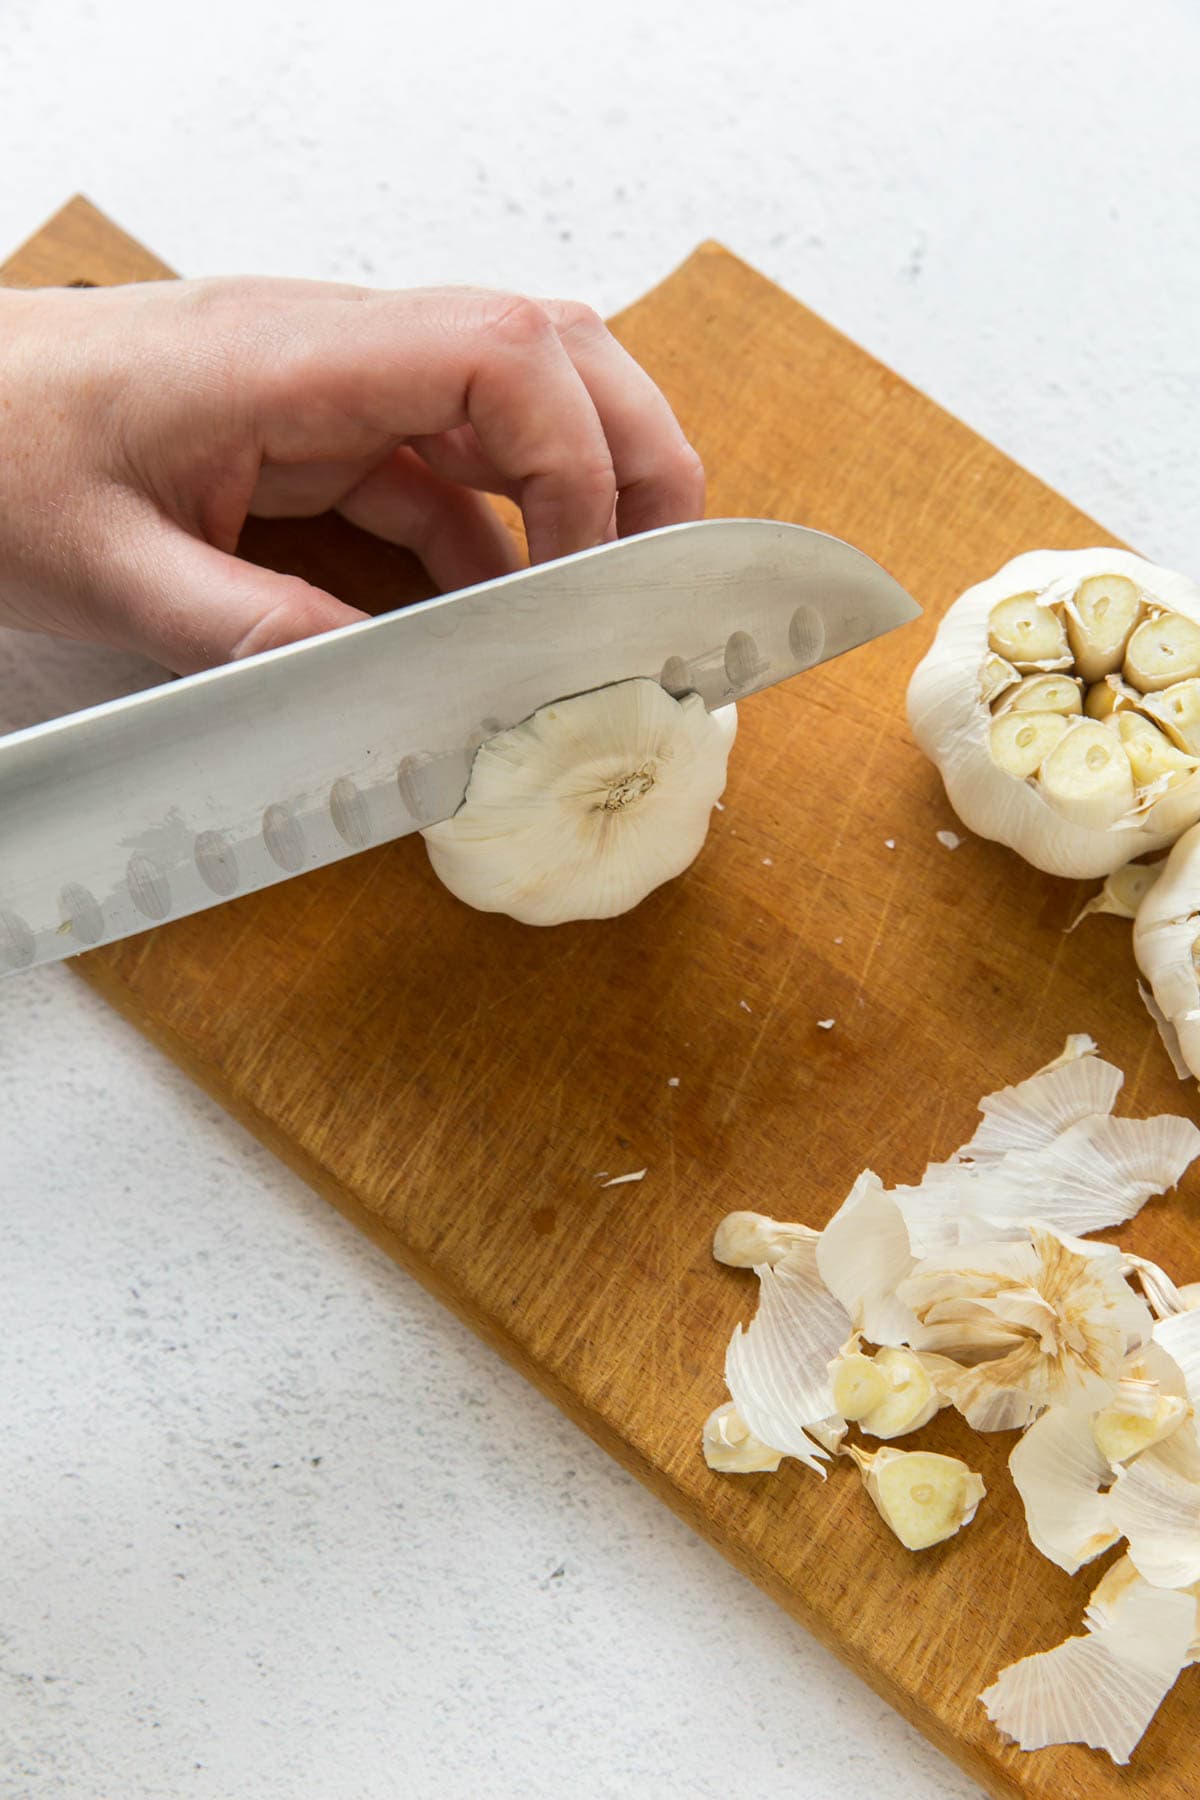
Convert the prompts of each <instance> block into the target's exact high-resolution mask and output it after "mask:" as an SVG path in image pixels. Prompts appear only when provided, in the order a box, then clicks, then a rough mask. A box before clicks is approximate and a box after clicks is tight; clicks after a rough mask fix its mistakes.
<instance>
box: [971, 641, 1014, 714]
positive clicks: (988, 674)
mask: <svg viewBox="0 0 1200 1800" xmlns="http://www.w3.org/2000/svg"><path fill="white" fill-rule="evenodd" d="M1020 679H1021V677H1020V675H1019V674H1018V672H1017V670H1016V669H1014V668H1013V666H1012V664H1011V663H1010V662H1008V661H1006V659H1005V658H1004V657H1003V656H997V655H996V653H995V651H993V652H992V653H991V655H990V656H988V657H987V658H986V659H985V661H984V664H983V667H982V668H981V669H980V671H979V697H980V699H981V700H982V701H983V703H984V705H985V706H991V705H992V703H993V701H996V700H998V699H999V698H1000V696H1001V694H1003V693H1006V692H1007V690H1008V689H1009V688H1011V687H1015V686H1016V684H1017V682H1018V681H1020Z"/></svg>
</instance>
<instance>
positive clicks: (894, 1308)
mask: <svg viewBox="0 0 1200 1800" xmlns="http://www.w3.org/2000/svg"><path fill="white" fill-rule="evenodd" d="M915 1260H916V1259H915V1258H914V1256H913V1253H912V1249H911V1247H910V1245H909V1241H908V1232H907V1230H906V1228H905V1224H904V1217H903V1214H902V1213H901V1211H900V1208H899V1207H898V1206H897V1204H896V1202H895V1200H893V1199H892V1197H891V1195H890V1194H886V1193H885V1192H884V1190H883V1186H882V1183H881V1182H880V1180H879V1178H878V1176H877V1175H874V1174H873V1173H872V1172H871V1170H870V1169H864V1171H863V1173H862V1174H861V1175H860V1176H859V1178H858V1180H857V1181H856V1182H855V1184H854V1186H853V1187H852V1188H851V1190H850V1193H849V1194H848V1195H847V1197H846V1199H845V1200H844V1201H843V1202H842V1204H841V1206H840V1207H839V1208H838V1210H837V1212H836V1213H835V1214H834V1215H833V1217H832V1219H830V1221H829V1223H828V1225H827V1226H826V1227H825V1229H824V1231H823V1232H822V1233H821V1236H820V1239H819V1240H818V1243H817V1269H818V1271H819V1273H820V1276H821V1280H822V1281H823V1282H824V1283H825V1286H826V1287H827V1288H828V1289H829V1291H830V1293H831V1294H834V1295H836V1297H837V1298H838V1299H839V1300H840V1301H841V1303H842V1305H843V1306H844V1307H845V1309H846V1311H847V1312H848V1313H849V1315H850V1317H851V1319H852V1320H853V1321H854V1328H855V1330H856V1331H861V1332H862V1333H863V1334H864V1335H865V1336H866V1337H868V1338H870V1340H871V1342H872V1343H874V1344H899V1343H903V1342H904V1341H905V1340H906V1339H907V1337H908V1335H909V1333H910V1332H911V1331H912V1329H913V1326H914V1325H915V1324H916V1320H915V1319H914V1318H913V1315H912V1313H911V1312H910V1311H909V1309H908V1308H907V1307H906V1306H903V1305H902V1304H901V1303H900V1302H899V1301H898V1300H897V1299H896V1288H897V1286H898V1284H899V1283H900V1282H901V1281H903V1279H904V1277H905V1276H906V1275H907V1274H908V1272H909V1270H910V1269H911V1268H912V1266H913V1263H914V1261H915Z"/></svg>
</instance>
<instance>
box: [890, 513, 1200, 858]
mask: <svg viewBox="0 0 1200 1800" xmlns="http://www.w3.org/2000/svg"><path fill="white" fill-rule="evenodd" d="M1099 576H1112V577H1119V578H1122V579H1123V580H1124V581H1128V582H1131V583H1133V584H1134V586H1136V588H1137V590H1138V593H1139V595H1140V599H1141V611H1142V612H1143V614H1144V615H1145V617H1146V618H1153V617H1154V616H1155V615H1156V614H1158V613H1172V614H1178V615H1180V616H1181V617H1182V618H1183V619H1185V620H1188V621H1194V622H1197V623H1200V585H1198V584H1197V583H1196V582H1194V581H1192V580H1190V579H1189V578H1188V577H1187V576H1185V575H1180V574H1176V573H1174V572H1173V571H1171V570H1168V569H1160V568H1158V567H1157V566H1156V565H1155V564H1153V563H1149V562H1146V561H1144V560H1143V558H1141V557H1139V556H1134V555H1132V554H1131V553H1130V552H1129V551H1127V550H1112V549H1108V548H1105V547H1100V548H1097V549H1089V550H1031V551H1028V552H1026V553H1025V554H1024V555H1022V556H1018V557H1015V558H1014V559H1013V560H1012V561H1011V562H1010V563H1007V564H1006V565H1005V567H1004V568H1002V569H1001V570H1000V571H999V573H998V574H996V575H993V576H992V577H991V578H990V579H989V580H987V581H982V582H980V583H978V584H977V585H976V586H975V587H972V588H968V590H967V591H966V593H964V594H963V595H962V596H961V597H960V598H959V599H958V600H956V601H955V602H954V604H953V605H952V606H951V607H950V609H949V611H948V612H947V613H946V615H945V617H944V618H943V619H942V622H941V624H940V625H939V627H938V631H937V636H936V637H935V639H934V641H933V643H932V645H931V646H930V648H929V650H928V651H927V652H926V655H925V656H924V658H923V659H922V661H921V662H920V663H919V664H918V665H917V668H916V670H915V671H914V673H913V677H912V680H911V682H910V684H909V690H908V716H909V722H910V724H911V726H912V730H913V735H914V736H915V738H916V740H917V743H918V745H919V746H920V748H921V749H922V750H923V751H924V752H925V754H926V756H928V757H929V759H930V761H931V762H933V763H934V764H935V765H936V767H937V768H938V770H939V772H940V774H941V776H942V779H943V781H944V783H945V786H946V793H947V795H948V797H949V800H950V804H951V805H952V806H953V808H954V810H955V812H956V813H957V814H958V816H959V818H960V819H961V820H962V821H963V823H964V824H965V825H966V826H968V827H969V829H970V830H972V831H974V832H976V833H977V834H978V835H979V836H981V837H988V838H993V839H994V840H996V841H997V842H998V843H1002V844H1007V845H1008V846H1009V847H1010V848H1012V849H1014V850H1016V851H1017V852H1018V853H1019V854H1020V855H1021V856H1023V857H1024V858H1025V859H1026V861H1027V862H1030V863H1033V864H1034V866H1035V867H1036V868H1039V869H1044V870H1045V871H1046V872H1047V873H1048V874H1051V875H1066V876H1071V877H1075V878H1080V877H1088V876H1101V875H1108V874H1110V873H1111V872H1112V871H1113V870H1114V869H1117V868H1120V867H1121V865H1122V864H1124V863H1126V862H1129V861H1130V860H1131V859H1132V858H1133V857H1136V856H1140V855H1142V854H1143V853H1145V852H1147V851H1154V850H1160V849H1164V848H1166V847H1167V846H1168V845H1169V844H1171V843H1173V842H1174V840H1175V838H1176V837H1178V835H1179V833H1180V832H1181V831H1183V830H1186V828H1187V827H1188V826H1189V825H1190V824H1192V823H1193V822H1195V821H1196V820H1197V819H1200V780H1198V779H1196V778H1194V777H1193V778H1192V779H1190V780H1188V779H1180V780H1178V781H1177V782H1176V784H1175V785H1173V786H1171V787H1169V788H1166V787H1163V788H1162V790H1161V791H1156V790H1155V789H1154V788H1150V789H1146V788H1144V787H1143V788H1140V789H1138V790H1137V792H1136V797H1132V796H1131V795H1130V793H1129V790H1128V778H1127V773H1126V769H1125V760H1126V759H1125V754H1124V749H1123V746H1122V744H1121V739H1120V737H1119V736H1118V735H1117V734H1116V733H1115V732H1114V734H1113V737H1112V741H1111V745H1109V744H1108V742H1107V740H1105V741H1103V742H1101V741H1099V740H1098V741H1097V747H1096V749H1095V752H1094V758H1093V760H1095V761H1097V762H1098V761H1099V759H1100V755H1101V752H1102V751H1103V750H1105V749H1108V750H1110V751H1111V759H1110V767H1109V768H1108V770H1107V775H1106V779H1105V782H1104V786H1103V791H1102V792H1101V791H1098V792H1097V793H1096V794H1095V795H1094V796H1089V795H1087V794H1086V793H1085V792H1084V791H1082V789H1081V787H1080V783H1079V781H1078V779H1076V777H1075V774H1074V772H1072V775H1071V778H1070V780H1069V783H1068V784H1066V787H1065V791H1063V792H1059V789H1060V788H1062V787H1063V785H1064V784H1062V783H1061V781H1060V782H1058V783H1057V784H1056V786H1055V792H1056V795H1057V798H1058V801H1059V804H1058V805H1054V804H1051V801H1050V799H1049V798H1048V797H1047V795H1046V793H1045V792H1044V791H1043V790H1042V787H1041V785H1040V782H1039V780H1038V777H1037V773H1036V771H1034V770H1026V769H1024V767H1023V764H1022V763H1021V761H1020V757H1021V754H1022V750H1023V749H1025V750H1027V752H1028V755H1029V756H1032V755H1034V754H1035V753H1036V750H1037V748H1038V745H1037V744H1035V743H1034V741H1033V738H1032V737H1031V739H1030V743H1029V745H1028V746H1024V747H1023V746H1022V745H1019V744H1017V742H1016V736H1017V734H1019V733H1021V732H1022V731H1024V730H1028V731H1030V732H1036V731H1038V730H1040V731H1041V733H1042V735H1043V737H1044V738H1045V740H1046V749H1045V754H1046V755H1049V754H1050V752H1051V751H1052V750H1053V749H1054V748H1055V745H1056V744H1059V745H1064V746H1065V745H1066V744H1069V743H1070V740H1071V737H1072V736H1073V735H1074V734H1075V733H1076V732H1080V733H1083V734H1084V735H1086V734H1087V732H1088V731H1089V729H1090V730H1091V731H1093V732H1094V730H1095V726H1094V724H1093V723H1092V722H1091V721H1089V720H1080V719H1078V717H1077V716H1075V715H1073V714H1063V713H1059V712H1035V713H1028V714H1026V718H1027V719H1028V720H1029V721H1032V722H1033V723H1031V724H1030V725H1028V726H1020V725H1017V724H1015V723H1014V720H1015V719H1016V717H1017V714H1016V712H1015V709H1010V710H1009V711H1008V712H1001V713H1000V715H999V716H1000V718H1001V719H1002V720H1003V721H1004V723H1003V725H1002V726H1000V727H999V736H998V738H997V747H998V750H999V751H1000V754H1001V755H1004V754H1005V753H1006V748H1008V747H1009V739H1010V738H1012V740H1013V742H1012V745H1011V753H1012V760H1013V762H1014V763H1015V764H1016V766H1017V767H1018V769H1019V770H1021V772H1020V773H1018V774H1016V775H1014V774H1010V773H1009V772H1008V770H1007V769H1006V768H1002V767H999V766H997V763H996V761H995V760H994V758H993V755H992V751H991V747H990V740H991V733H992V730H993V727H994V726H995V725H996V723H997V722H996V720H995V719H994V718H993V715H992V712H991V710H990V708H989V704H988V698H987V696H989V695H992V696H995V703H996V704H998V706H999V707H1003V705H1004V698H1001V697H1000V696H999V695H997V694H996V689H997V685H998V683H997V679H996V664H997V655H998V645H991V644H989V626H990V622H991V620H992V616H993V613H994V611H995V609H996V608H997V606H998V605H1000V603H1002V602H1005V601H1008V600H1010V599H1016V598H1018V597H1020V598H1022V599H1023V600H1024V601H1026V602H1027V605H1026V607H1025V610H1027V611H1028V610H1031V609H1033V608H1037V609H1040V611H1039V614H1038V617H1037V618H1034V619H1032V620H1031V622H1030V627H1029V629H1030V630H1031V631H1033V632H1035V634H1036V635H1038V636H1039V637H1042V636H1044V637H1045V639H1046V642H1045V644H1043V643H1041V642H1038V643H1035V644H1034V645H1033V646H1032V648H1034V649H1035V650H1041V649H1046V650H1048V652H1049V654H1047V655H1046V656H1044V657H1041V658H1040V659H1039V658H1033V659H1030V660H1028V661H1027V662H1026V666H1025V668H1024V669H1022V668H1021V663H1020V661H1015V660H1014V657H1013V656H1012V654H1011V653H1010V652H1011V649H1012V647H1013V646H1012V644H1011V643H1009V640H1008V639H1007V638H1005V642H1006V643H1009V648H1008V649H1004V650H1003V651H1000V652H999V654H1000V655H1001V657H1002V660H1003V661H1004V663H1005V664H1006V665H1007V666H1009V667H1013V668H1015V669H1017V670H1018V671H1019V672H1020V673H1021V674H1024V675H1026V676H1027V675H1029V674H1032V673H1037V672H1040V673H1046V674H1051V673H1061V674H1063V675H1067V674H1070V673H1071V663H1070V660H1069V659H1068V662H1067V664H1066V665H1065V666H1063V659H1062V657H1061V655H1059V654H1058V652H1059V651H1060V649H1061V643H1060V641H1059V634H1058V632H1057V629H1056V628H1052V627H1050V626H1048V625H1047V624H1046V622H1045V620H1044V619H1042V618H1041V614H1042V613H1044V612H1046V611H1049V612H1050V613H1051V615H1052V616H1053V617H1054V618H1056V619H1061V620H1062V621H1063V626H1064V631H1065V632H1066V633H1067V634H1068V636H1069V637H1070V639H1071V640H1073V643H1074V645H1075V646H1077V647H1078V646H1080V644H1081V642H1082V640H1081V637H1080V630H1079V624H1078V621H1076V620H1075V619H1073V617H1072V610H1071V609H1072V603H1073V601H1074V599H1075V597H1076V595H1077V594H1079V593H1080V591H1081V590H1083V589H1084V585H1085V584H1087V583H1090V582H1092V581H1093V580H1094V579H1095V578H1096V577H1099ZM1015 610H1016V612H1018V613H1019V612H1020V611H1021V610H1022V609H1020V608H1018V609H1015ZM1000 617H1001V624H1002V625H1003V624H1004V623H1005V616H1004V615H1003V614H1002V615H1001V616H1000ZM1018 622H1019V621H1018ZM1043 628H1044V629H1043ZM1138 629H1140V627H1138ZM1001 636H1004V633H1001ZM1117 649H1119V650H1120V652H1121V655H1122V656H1123V655H1124V647H1123V646H1121V645H1118V646H1117ZM1078 653H1079V652H1078V648H1077V649H1076V650H1075V655H1076V658H1078ZM1111 654H1115V651H1113V652H1110V654H1109V656H1108V657H1107V658H1106V657H1104V656H1101V657H1100V660H1099V661H1097V660H1096V659H1095V658H1092V659H1088V658H1087V657H1086V656H1085V664H1086V667H1087V669H1088V671H1089V673H1091V672H1094V670H1095V669H1096V668H1098V667H1100V666H1102V664H1103V662H1104V661H1105V660H1111ZM1136 661H1137V659H1136V657H1135V663H1136ZM1183 662H1186V658H1185V657H1183V655H1182V652H1181V665H1182V663H1183ZM1039 664H1040V665H1041V666H1040V667H1039ZM1047 665H1048V666H1047ZM1075 672H1076V673H1078V672H1079V671H1078V666H1077V663H1076V671H1075ZM1187 673H1190V663H1189V664H1188V665H1187V669H1186V670H1185V669H1184V668H1183V667H1182V666H1181V669H1180V674H1181V676H1183V675H1185V674H1187ZM1085 678H1086V677H1085ZM1024 691H1028V690H1024ZM1001 694H1004V690H1003V689H1002V690H1001ZM1011 696H1012V689H1011V688H1010V689H1009V690H1008V695H1007V697H1009V698H1011ZM1064 720H1065V727H1064ZM1088 741H1089V745H1090V743H1091V740H1090V739H1089V740H1088ZM1064 755H1065V750H1064V751H1060V752H1059V754H1058V756H1057V757H1056V759H1055V773H1057V772H1058V771H1059V770H1060V769H1061V766H1062V763H1063V757H1064ZM1079 773H1080V774H1082V776H1083V777H1084V778H1085V779H1086V777H1087V769H1086V766H1085V768H1084V769H1083V770H1082V771H1080V772H1079ZM1131 798H1132V804H1131V803H1130V802H1131ZM1064 808H1065V810H1064ZM1068 815H1070V816H1068Z"/></svg>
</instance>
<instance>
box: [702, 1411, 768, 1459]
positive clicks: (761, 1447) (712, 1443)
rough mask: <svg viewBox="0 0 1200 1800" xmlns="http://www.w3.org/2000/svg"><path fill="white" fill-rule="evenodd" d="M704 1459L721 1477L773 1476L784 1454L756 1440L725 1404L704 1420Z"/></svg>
mask: <svg viewBox="0 0 1200 1800" xmlns="http://www.w3.org/2000/svg"><path fill="white" fill-rule="evenodd" d="M704 1460H705V1462H706V1463H707V1464H708V1466H709V1468H710V1469H714V1470H716V1471H717V1473H718V1474H721V1475H758V1474H773V1473H774V1471H775V1470H776V1469H777V1468H778V1467H779V1465H780V1463H781V1462H782V1461H783V1453H782V1451H779V1450H772V1449H771V1446H770V1445H769V1444H764V1443H762V1442H761V1441H760V1440H759V1439H758V1438H756V1437H755V1436H754V1433H753V1432H752V1431H751V1430H750V1428H749V1426H748V1425H747V1424H746V1421H745V1419H743V1418H742V1416H741V1414H740V1413H739V1412H738V1410H737V1407H736V1406H734V1405H733V1404H732V1403H728V1404H726V1405H725V1406H718V1407H717V1408H716V1410H715V1411H714V1412H711V1413H710V1414H709V1415H708V1418H707V1419H706V1420H705V1421H704Z"/></svg>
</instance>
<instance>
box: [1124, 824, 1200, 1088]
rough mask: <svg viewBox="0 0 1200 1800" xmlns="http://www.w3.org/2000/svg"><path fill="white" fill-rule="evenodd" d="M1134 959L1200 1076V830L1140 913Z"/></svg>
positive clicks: (1188, 836)
mask: <svg viewBox="0 0 1200 1800" xmlns="http://www.w3.org/2000/svg"><path fill="white" fill-rule="evenodd" d="M1133 954H1134V957H1135V958H1136V960H1137V965H1138V967H1139V969H1140V970H1141V972H1142V974H1143V975H1144V976H1145V978H1146V980H1147V982H1148V983H1149V986H1150V991H1151V993H1152V994H1153V995H1154V998H1155V1001H1156V1002H1157V1004H1158V1006H1159V1008H1160V1009H1161V1011H1162V1013H1163V1015H1164V1017H1165V1018H1166V1019H1168V1020H1169V1021H1170V1023H1171V1024H1172V1025H1173V1026H1174V1028H1175V1031H1176V1033H1177V1035H1178V1039H1179V1049H1180V1053H1181V1054H1182V1056H1183V1059H1184V1061H1185V1063H1186V1064H1187V1066H1188V1068H1189V1069H1190V1070H1191V1072H1192V1074H1193V1075H1197V1076H1200V973H1198V969H1200V827H1197V826H1193V827H1192V829H1191V830H1190V831H1188V832H1186V833H1185V834H1184V835H1183V837H1181V838H1180V840H1179V842H1178V843H1177V844H1176V846H1175V848H1174V849H1173V850H1172V852H1171V854H1170V856H1169V857H1168V858H1167V863H1166V867H1165V869H1164V870H1163V872H1162V875H1161V877H1160V879H1159V880H1158V882H1156V884H1155V886H1154V887H1153V889H1152V890H1151V892H1150V893H1148V894H1147V895H1146V897H1145V899H1144V900H1143V901H1142V904H1141V906H1140V907H1139V908H1138V914H1137V918H1136V919H1135V920H1134V925H1133Z"/></svg>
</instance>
